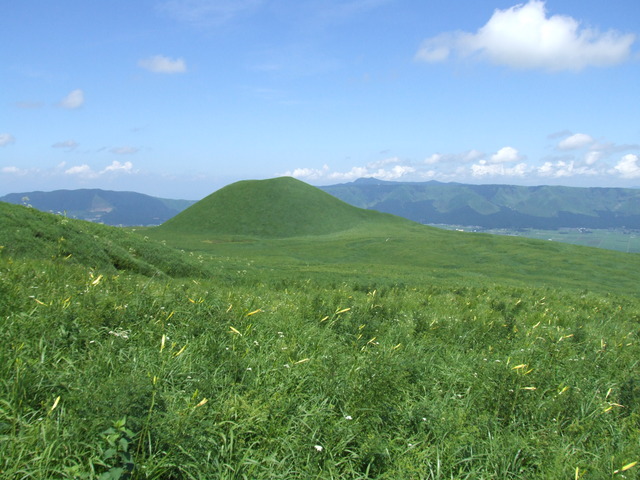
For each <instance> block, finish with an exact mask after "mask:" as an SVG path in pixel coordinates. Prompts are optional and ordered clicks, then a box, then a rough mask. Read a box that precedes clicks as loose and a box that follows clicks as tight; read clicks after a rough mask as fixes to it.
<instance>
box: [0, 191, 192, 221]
mask: <svg viewBox="0 0 640 480" xmlns="http://www.w3.org/2000/svg"><path fill="white" fill-rule="evenodd" d="M0 201H3V202H7V203H13V204H18V205H27V206H32V207H33V208H36V209H38V210H41V211H43V212H51V213H57V214H62V215H66V216H67V217H70V218H77V219H80V220H89V221H91V222H96V223H104V224H106V225H114V226H118V225H121V226H137V225H160V224H161V223H164V222H165V221H167V220H168V219H170V218H171V217H173V216H175V215H177V214H178V213H180V212H181V211H183V210H184V209H185V208H187V207H189V206H191V205H193V204H194V203H195V201H191V200H170V199H166V198H157V197H152V196H149V195H144V194H142V193H135V192H114V191H111V190H100V189H80V190H56V191H53V192H24V193H11V194H9V195H5V196H4V197H0Z"/></svg>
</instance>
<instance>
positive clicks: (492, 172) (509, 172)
mask: <svg viewBox="0 0 640 480" xmlns="http://www.w3.org/2000/svg"><path fill="white" fill-rule="evenodd" d="M494 156H495V155H494ZM528 170H529V168H528V167H527V165H526V164H525V163H519V164H517V165H514V166H513V167H507V166H505V165H504V163H489V162H487V161H486V160H480V161H479V162H478V163H474V164H473V165H471V175H472V176H474V177H497V176H500V177H524V176H525V175H526V174H527V172H528Z"/></svg>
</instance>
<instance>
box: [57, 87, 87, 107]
mask: <svg viewBox="0 0 640 480" xmlns="http://www.w3.org/2000/svg"><path fill="white" fill-rule="evenodd" d="M58 105H59V106H60V107H62V108H66V109H69V110H73V109H76V108H80V107H81V106H82V105H84V92H83V91H82V90H81V89H79V88H77V89H75V90H73V91H71V92H70V93H69V95H67V96H66V97H64V98H63V99H62V100H60V103H59V104H58Z"/></svg>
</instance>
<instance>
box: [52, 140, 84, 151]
mask: <svg viewBox="0 0 640 480" xmlns="http://www.w3.org/2000/svg"><path fill="white" fill-rule="evenodd" d="M77 146H78V143H77V142H76V141H75V140H65V141H64V142H56V143H54V144H53V145H51V147H52V148H66V149H69V150H73V149H74V148H76V147H77Z"/></svg>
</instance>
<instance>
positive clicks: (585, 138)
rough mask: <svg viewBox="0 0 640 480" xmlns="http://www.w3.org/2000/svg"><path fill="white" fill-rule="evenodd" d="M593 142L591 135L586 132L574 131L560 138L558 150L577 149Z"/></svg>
mask: <svg viewBox="0 0 640 480" xmlns="http://www.w3.org/2000/svg"><path fill="white" fill-rule="evenodd" d="M594 142H595V140H594V139H593V137H591V136H590V135H587V134H586V133H576V134H574V135H570V136H569V137H567V138H565V139H563V140H561V141H560V142H559V143H558V149H559V150H579V149H581V148H584V147H586V146H588V145H591V144H593V143H594Z"/></svg>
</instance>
